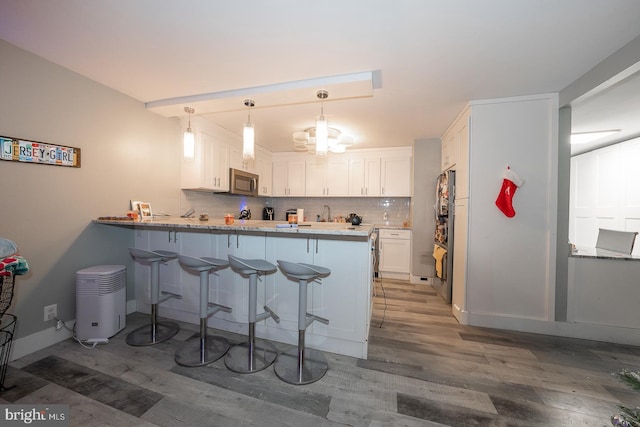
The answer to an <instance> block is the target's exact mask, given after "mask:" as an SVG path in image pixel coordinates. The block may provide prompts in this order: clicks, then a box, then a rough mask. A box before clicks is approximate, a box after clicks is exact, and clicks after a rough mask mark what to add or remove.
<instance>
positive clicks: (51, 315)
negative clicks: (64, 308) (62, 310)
mask: <svg viewBox="0 0 640 427" xmlns="http://www.w3.org/2000/svg"><path fill="white" fill-rule="evenodd" d="M57 316H58V304H51V305H47V306H45V307H44V321H45V322H46V321H49V320H53V319H55V318H56V317H57Z"/></svg>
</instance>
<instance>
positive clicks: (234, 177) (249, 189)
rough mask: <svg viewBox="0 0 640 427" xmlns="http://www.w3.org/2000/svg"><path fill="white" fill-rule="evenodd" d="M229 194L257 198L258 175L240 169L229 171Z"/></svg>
mask: <svg viewBox="0 0 640 427" xmlns="http://www.w3.org/2000/svg"><path fill="white" fill-rule="evenodd" d="M229 193H231V194H241V195H243V196H257V195H258V175H256V174H255V173H251V172H245V171H243V170H240V169H233V168H232V169H229Z"/></svg>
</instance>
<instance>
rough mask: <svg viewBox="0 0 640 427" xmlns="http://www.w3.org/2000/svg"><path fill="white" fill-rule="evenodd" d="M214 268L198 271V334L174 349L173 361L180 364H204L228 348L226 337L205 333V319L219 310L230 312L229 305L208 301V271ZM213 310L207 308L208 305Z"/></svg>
mask: <svg viewBox="0 0 640 427" xmlns="http://www.w3.org/2000/svg"><path fill="white" fill-rule="evenodd" d="M211 271H217V269H216V268H211V269H208V270H204V271H200V334H199V336H198V339H197V340H191V341H187V342H186V343H185V344H184V345H183V346H182V347H180V348H179V349H178V351H176V354H175V361H176V363H177V364H178V365H182V366H189V367H194V366H204V365H208V364H209V363H213V362H215V361H216V360H218V359H220V358H221V357H222V356H224V355H225V354H226V353H227V351H228V350H229V341H227V339H226V338H224V337H220V336H214V335H207V319H208V318H209V316H210V315H211V314H213V313H215V312H217V311H219V310H224V311H228V312H230V311H231V309H230V308H229V307H224V306H221V305H219V304H211V303H209V273H210V272H211ZM210 305H211V306H212V307H213V310H212V311H210V310H209V306H210Z"/></svg>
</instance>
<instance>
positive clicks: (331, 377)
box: [0, 279, 640, 427]
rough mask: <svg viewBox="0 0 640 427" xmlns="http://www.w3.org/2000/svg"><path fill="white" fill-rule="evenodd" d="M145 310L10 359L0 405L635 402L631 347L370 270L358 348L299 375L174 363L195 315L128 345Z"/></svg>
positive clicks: (375, 417) (421, 418)
mask: <svg viewBox="0 0 640 427" xmlns="http://www.w3.org/2000/svg"><path fill="white" fill-rule="evenodd" d="M147 321H148V316H146V315H143V314H140V313H134V314H132V315H130V316H129V317H128V318H127V328H125V330H124V331H121V332H120V333H119V334H118V335H116V336H115V337H113V338H112V339H111V341H110V342H109V343H108V344H105V345H99V346H98V347H96V348H94V349H86V348H83V347H81V346H80V345H79V344H78V343H76V342H75V341H73V340H71V339H70V340H67V341H64V342H61V343H58V344H56V345H53V346H51V347H48V348H46V349H44V350H41V351H39V352H36V353H34V354H30V355H28V356H25V357H23V358H21V359H19V360H16V361H14V362H12V363H11V364H10V366H9V368H8V371H7V376H6V380H5V386H6V387H12V386H13V387H12V388H9V389H7V390H4V391H2V392H0V404H2V403H24V404H31V403H34V404H35V403H43V404H67V405H70V424H71V425H77V426H85V425H92V426H93V425H114V426H154V425H156V426H239V425H240V426H334V425H335V426H338V425H340V426H342V425H348V426H389V425H393V426H465V427H466V426H474V425H476V426H581V427H584V426H594V427H601V426H604V425H608V424H609V418H610V416H611V415H612V414H614V413H616V412H617V406H616V405H618V404H624V405H627V406H631V407H635V406H638V405H639V404H640V393H637V392H634V391H631V390H629V389H628V388H627V387H626V386H625V385H624V384H622V383H621V382H620V381H618V380H617V379H616V378H615V377H613V376H612V375H611V373H612V372H616V371H618V370H619V369H621V368H625V367H626V368H629V369H634V370H635V369H639V368H640V347H634V346H625V345H616V344H607V343H601V342H595V341H586V340H577V339H567V338H560V337H552V336H544V335H536V334H527V333H516V332H510V331H501V330H491V329H484V328H475V327H468V326H463V325H460V324H458V323H457V321H456V320H455V318H454V317H453V316H452V315H451V307H450V306H449V305H447V304H445V303H444V301H443V300H442V299H441V298H440V297H439V296H438V295H436V293H435V291H434V290H433V288H432V287H431V286H429V285H426V284H410V283H408V282H406V281H397V280H387V279H385V280H383V281H382V282H377V283H376V296H375V297H374V312H373V318H372V326H371V331H370V336H369V357H368V359H367V360H360V359H354V358H351V357H346V356H341V355H336V354H330V353H329V354H326V356H327V359H328V361H329V365H330V369H329V372H328V373H327V374H326V375H325V377H324V378H323V379H322V380H320V381H319V382H316V383H313V384H309V385H305V386H293V385H290V384H286V383H284V382H282V381H280V380H279V379H278V378H277V377H276V376H275V374H274V372H273V369H272V368H269V369H267V370H264V371H262V372H258V373H255V374H250V375H242V374H236V373H233V372H231V371H229V370H227V369H226V368H225V366H224V363H223V361H222V360H219V361H217V362H215V363H213V364H210V365H208V366H205V367H200V368H185V367H182V366H178V365H176V364H175V362H174V359H173V356H174V352H175V350H176V349H177V348H178V347H179V346H180V344H181V343H183V342H184V341H185V340H187V339H189V338H190V337H192V336H193V335H194V334H196V333H197V330H198V327H197V326H196V325H191V324H181V327H182V329H181V331H180V333H179V334H178V335H176V336H175V337H174V338H172V339H171V340H169V341H167V342H165V343H162V344H159V345H156V346H150V347H130V346H128V345H127V344H126V343H125V337H126V335H127V333H128V332H129V331H131V330H133V329H135V328H136V327H137V326H139V325H141V324H144V323H146V322H147ZM210 333H216V334H220V335H223V336H225V337H227V338H228V339H229V340H230V341H231V342H232V343H237V342H240V341H243V338H244V337H242V336H240V335H236V334H231V333H226V332H222V331H213V330H210ZM277 347H278V348H279V349H280V350H283V351H284V350H286V349H288V348H290V346H286V345H283V344H277Z"/></svg>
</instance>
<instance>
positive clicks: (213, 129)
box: [180, 117, 272, 196]
mask: <svg viewBox="0 0 640 427" xmlns="http://www.w3.org/2000/svg"><path fill="white" fill-rule="evenodd" d="M182 125H183V128H186V127H187V126H186V121H185V120H183V123H182ZM191 128H192V129H193V131H194V133H195V147H194V148H195V150H194V156H193V157H185V156H184V155H182V156H181V159H182V160H181V168H180V175H181V188H182V189H185V190H203V191H204V190H206V191H213V192H227V191H229V169H230V168H234V169H240V170H244V171H247V172H252V173H257V174H258V176H259V178H258V184H259V188H258V194H259V195H260V196H270V195H271V193H272V187H271V185H272V176H271V171H272V169H271V153H270V152H269V151H267V150H265V149H263V148H262V147H260V146H256V156H255V157H256V158H255V159H251V160H245V159H243V158H242V139H241V138H240V137H239V136H238V135H235V134H233V133H231V132H229V131H227V130H225V129H223V128H221V127H219V126H216V125H215V124H213V123H211V122H208V121H206V120H204V119H202V118H200V117H192V118H191Z"/></svg>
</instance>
